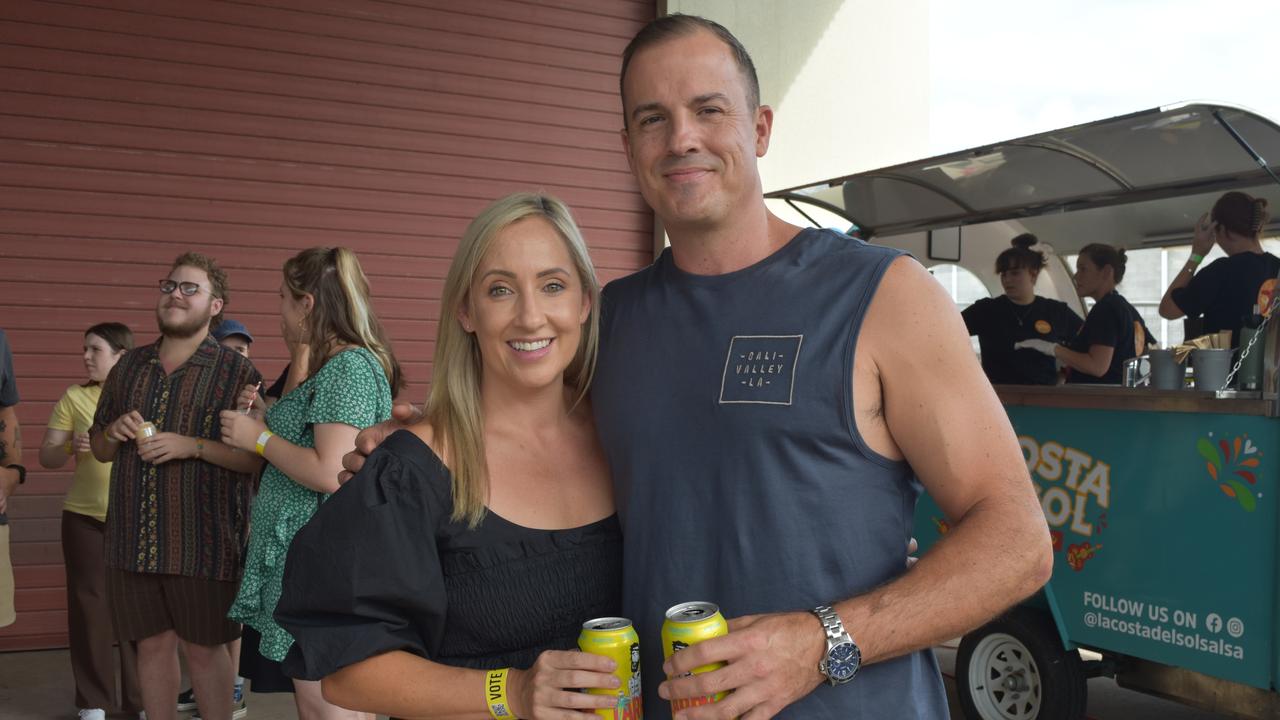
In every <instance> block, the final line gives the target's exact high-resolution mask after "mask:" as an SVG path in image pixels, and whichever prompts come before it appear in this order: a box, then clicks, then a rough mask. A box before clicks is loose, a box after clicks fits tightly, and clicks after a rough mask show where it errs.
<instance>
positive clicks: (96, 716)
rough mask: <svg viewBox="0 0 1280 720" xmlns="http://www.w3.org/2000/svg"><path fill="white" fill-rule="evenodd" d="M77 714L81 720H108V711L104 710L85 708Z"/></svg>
mask: <svg viewBox="0 0 1280 720" xmlns="http://www.w3.org/2000/svg"><path fill="white" fill-rule="evenodd" d="M77 714H78V715H79V717H80V720H107V711H106V710H103V709H102V708H84V709H83V710H81V711H80V712H79V713H77Z"/></svg>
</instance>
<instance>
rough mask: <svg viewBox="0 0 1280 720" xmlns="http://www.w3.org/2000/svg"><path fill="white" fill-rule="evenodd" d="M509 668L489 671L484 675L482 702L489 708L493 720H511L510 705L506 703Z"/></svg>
mask: <svg viewBox="0 0 1280 720" xmlns="http://www.w3.org/2000/svg"><path fill="white" fill-rule="evenodd" d="M509 672H511V668H501V669H499V670H490V671H488V672H486V673H485V675H484V701H485V703H486V704H487V705H488V706H489V714H490V715H492V716H493V720H513V719H514V718H515V716H516V714H515V713H513V712H511V703H509V702H507V673H509Z"/></svg>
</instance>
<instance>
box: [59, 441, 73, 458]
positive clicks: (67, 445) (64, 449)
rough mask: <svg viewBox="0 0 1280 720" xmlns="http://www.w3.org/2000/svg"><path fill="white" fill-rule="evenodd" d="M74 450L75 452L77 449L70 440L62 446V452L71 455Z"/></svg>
mask: <svg viewBox="0 0 1280 720" xmlns="http://www.w3.org/2000/svg"><path fill="white" fill-rule="evenodd" d="M74 450H75V447H74V446H73V445H72V444H71V441H70V440H68V441H66V442H65V443H63V444H62V452H64V453H66V454H68V455H70V454H72V452H73V451H74Z"/></svg>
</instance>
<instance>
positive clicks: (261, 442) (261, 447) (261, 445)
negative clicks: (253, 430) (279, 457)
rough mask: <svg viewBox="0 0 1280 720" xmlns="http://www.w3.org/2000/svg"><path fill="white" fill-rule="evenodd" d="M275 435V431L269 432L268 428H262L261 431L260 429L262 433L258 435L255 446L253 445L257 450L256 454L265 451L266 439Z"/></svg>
mask: <svg viewBox="0 0 1280 720" xmlns="http://www.w3.org/2000/svg"><path fill="white" fill-rule="evenodd" d="M275 436H276V434H275V433H273V432H271V431H270V430H263V431H262V434H261V435H259V436H258V443H257V445H255V446H254V449H255V450H257V451H258V454H259V455H261V454H263V453H265V452H266V451H267V441H268V440H270V439H271V438H273V437H275Z"/></svg>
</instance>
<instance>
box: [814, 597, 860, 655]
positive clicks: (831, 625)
mask: <svg viewBox="0 0 1280 720" xmlns="http://www.w3.org/2000/svg"><path fill="white" fill-rule="evenodd" d="M813 614H814V615H817V616H818V621H819V622H821V623H822V629H823V631H824V632H826V634H827V648H828V649H830V648H831V646H832V645H838V644H840V643H842V642H853V638H851V637H849V633H848V631H846V630H845V629H844V623H843V622H841V621H840V615H839V613H837V612H836V611H835V609H834V608H832V607H831V606H830V605H819V606H818V607H816V608H814V609H813Z"/></svg>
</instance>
